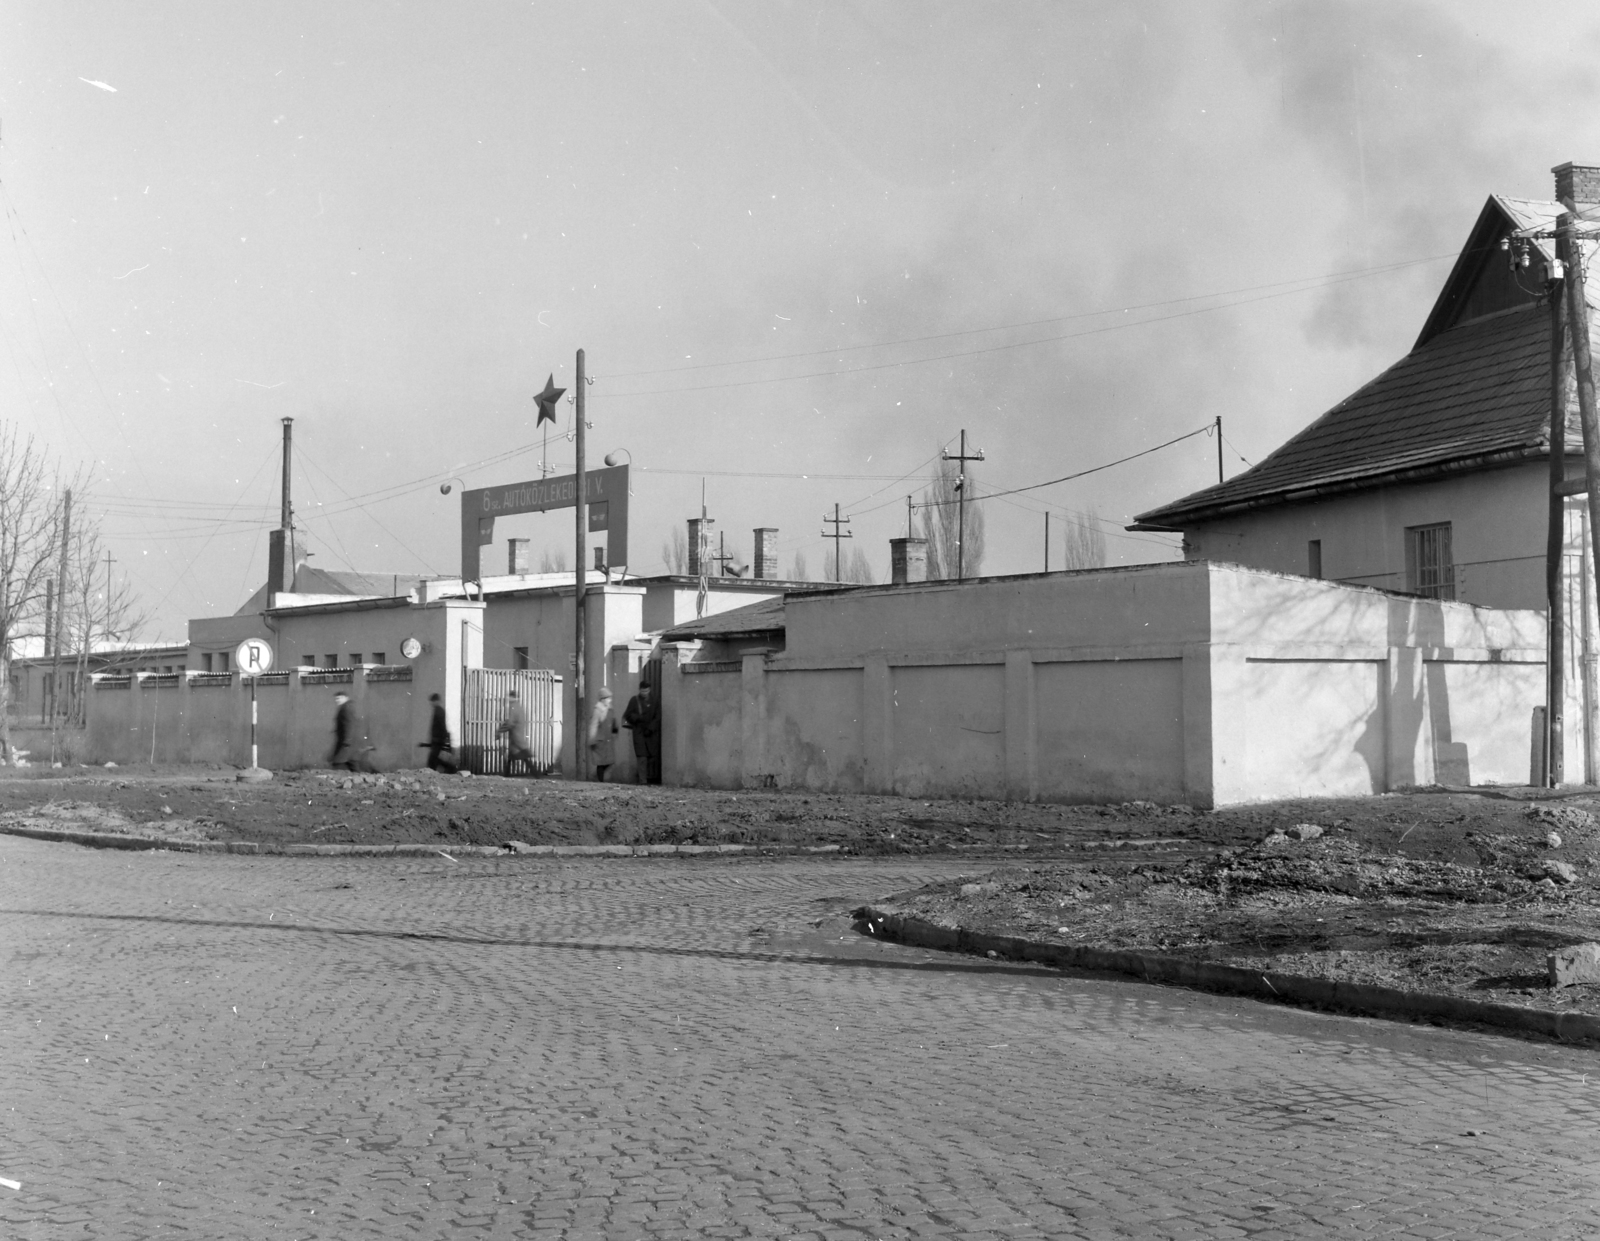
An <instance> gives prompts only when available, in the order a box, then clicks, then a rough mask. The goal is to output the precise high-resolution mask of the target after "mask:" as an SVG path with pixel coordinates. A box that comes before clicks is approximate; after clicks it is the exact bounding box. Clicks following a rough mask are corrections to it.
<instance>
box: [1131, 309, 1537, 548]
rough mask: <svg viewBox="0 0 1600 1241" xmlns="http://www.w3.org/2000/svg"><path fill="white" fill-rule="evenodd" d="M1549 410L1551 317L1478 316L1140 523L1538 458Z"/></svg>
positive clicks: (1164, 525)
mask: <svg viewBox="0 0 1600 1241" xmlns="http://www.w3.org/2000/svg"><path fill="white" fill-rule="evenodd" d="M1549 408H1550V315H1549V312H1548V310H1547V309H1545V308H1542V307H1539V306H1536V305H1532V306H1526V307H1519V308H1517V309H1514V310H1507V311H1502V312H1501V313H1499V314H1493V315H1488V316H1486V317H1484V318H1480V319H1474V320H1471V321H1470V322H1467V323H1464V324H1462V325H1461V326H1459V327H1455V328H1451V329H1450V330H1449V331H1446V332H1441V333H1440V334H1439V335H1437V336H1435V337H1433V338H1432V339H1431V340H1429V341H1428V342H1427V343H1426V344H1424V345H1422V346H1420V347H1418V348H1417V349H1415V350H1413V351H1412V352H1411V353H1410V354H1408V355H1406V357H1404V358H1402V359H1401V360H1400V361H1399V362H1397V363H1395V365H1393V366H1391V367H1390V368H1389V369H1388V370H1386V371H1384V372H1383V374H1381V375H1379V376H1378V377H1377V378H1376V379H1374V380H1372V382H1370V383H1369V384H1367V385H1366V386H1365V387H1363V388H1361V389H1360V390H1358V391H1357V392H1355V393H1353V394H1352V395H1350V396H1348V397H1346V398H1345V399H1344V400H1343V401H1341V402H1340V403H1339V404H1338V405H1335V406H1334V407H1333V408H1332V409H1330V410H1329V411H1328V412H1327V413H1325V414H1323V415H1322V417H1320V418H1318V419H1317V420H1316V421H1315V422H1313V423H1312V424H1311V425H1310V426H1309V427H1307V428H1306V429H1305V430H1304V431H1301V432H1300V434H1298V435H1296V436H1295V437H1294V438H1293V439H1291V440H1289V442H1288V443H1286V444H1284V445H1283V447H1281V448H1279V449H1278V450H1277V451H1276V452H1274V453H1273V454H1272V455H1271V456H1269V457H1267V458H1266V459H1265V460H1263V461H1262V462H1261V463H1260V464H1258V465H1256V466H1253V467H1252V468H1251V469H1249V470H1247V471H1245V472H1244V473H1243V474H1240V475H1238V476H1237V477H1235V478H1230V479H1228V480H1227V481H1226V482H1224V483H1220V484H1218V485H1217V486H1214V487H1207V488H1206V489H1205V490H1203V491H1197V492H1195V493H1194V494H1192V495H1188V496H1185V497H1184V498H1183V499H1181V500H1177V501H1174V502H1173V503H1171V504H1168V505H1164V506H1163V507H1161V508H1157V509H1152V510H1151V511H1149V512H1147V513H1141V514H1140V515H1139V516H1138V517H1137V518H1135V519H1134V520H1135V523H1136V524H1135V525H1134V526H1133V527H1132V528H1133V529H1175V528H1180V529H1181V528H1182V527H1183V526H1184V525H1185V524H1188V523H1192V522H1194V521H1196V520H1203V519H1205V518H1207V517H1211V516H1216V515H1220V514H1221V513H1222V512H1229V511H1238V510H1239V509H1243V508H1255V507H1260V506H1263V505H1267V504H1273V503H1281V502H1283V501H1286V500H1292V499H1294V498H1297V493H1301V494H1304V493H1308V492H1314V491H1318V490H1330V489H1331V490H1345V489H1353V488H1355V487H1358V486H1361V485H1364V484H1371V483H1376V482H1378V481H1380V480H1381V479H1383V478H1385V477H1386V476H1391V475H1396V474H1403V473H1407V472H1411V471H1418V470H1429V469H1436V470H1439V471H1441V472H1442V471H1445V470H1448V469H1450V468H1452V467H1453V466H1454V467H1458V468H1459V467H1469V466H1470V465H1471V464H1473V463H1475V462H1480V461H1483V460H1484V459H1485V458H1490V457H1492V456H1494V455H1496V454H1510V455H1511V456H1512V457H1515V456H1517V455H1527V454H1532V453H1538V452H1541V451H1542V450H1543V448H1544V447H1545V437H1546V428H1547V427H1548V425H1549Z"/></svg>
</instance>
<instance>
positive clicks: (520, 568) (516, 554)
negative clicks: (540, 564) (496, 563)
mask: <svg viewBox="0 0 1600 1241" xmlns="http://www.w3.org/2000/svg"><path fill="white" fill-rule="evenodd" d="M530 541H531V540H529V539H507V540H506V551H507V553H508V554H507V556H506V572H507V573H526V572H528V544H529V542H530Z"/></svg>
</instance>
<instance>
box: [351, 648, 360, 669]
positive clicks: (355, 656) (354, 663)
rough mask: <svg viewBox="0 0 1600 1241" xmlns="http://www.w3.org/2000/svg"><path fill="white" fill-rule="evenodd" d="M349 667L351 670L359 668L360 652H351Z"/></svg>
mask: <svg viewBox="0 0 1600 1241" xmlns="http://www.w3.org/2000/svg"><path fill="white" fill-rule="evenodd" d="M350 666H351V667H352V668H359V667H361V652H360V651H352V652H351V653H350Z"/></svg>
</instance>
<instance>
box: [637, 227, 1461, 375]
mask: <svg viewBox="0 0 1600 1241" xmlns="http://www.w3.org/2000/svg"><path fill="white" fill-rule="evenodd" d="M1441 257H1449V256H1441ZM1435 261H1437V260H1436V259H1413V260H1411V261H1410V263H1409V264H1397V265H1396V266H1395V267H1394V268H1390V269H1386V270H1397V269H1398V268H1399V267H1402V266H1408V265H1412V264H1418V263H1428V262H1435ZM1367 274H1371V273H1363V274H1361V275H1355V276H1347V277H1344V278H1343V279H1338V280H1329V281H1327V282H1325V283H1324V284H1320V285H1308V286H1307V287H1305V288H1301V289H1289V290H1286V291H1282V292H1277V293H1263V294H1262V295H1261V296H1260V297H1246V298H1240V299H1239V300H1237V301H1232V302H1223V303H1221V304H1219V305H1216V306H1200V307H1196V308H1195V309H1193V310H1180V311H1177V312H1176V313H1174V314H1170V315H1155V316H1152V317H1150V318H1145V319H1135V320H1132V321H1130V322H1127V323H1108V324H1105V325H1103V326H1101V327H1095V328H1088V329H1086V330H1085V331H1081V332H1062V333H1058V334H1056V335H1053V336H1041V337H1037V338H1035V339H1033V340H1019V341H1010V342H1007V343H1005V344H1001V345H986V346H984V347H983V348H980V349H964V350H961V351H959V352H957V353H937V354H932V355H930V356H928V357H925V358H905V359H902V360H900V361H896V362H874V363H870V364H868V365H865V366H848V367H839V368H836V369H834V370H827V371H807V372H805V373H804V374H800V375H777V376H773V377H772V378H768V379H738V380H730V381H728V382H726V383H712V384H696V385H693V386H691V387H685V388H651V389H648V390H645V391H642V392H611V393H607V394H606V395H607V396H608V397H610V398H612V399H623V398H627V397H635V396H675V395H678V394H680V393H685V392H709V391H712V390H714V389H721V388H748V387H753V386H756V385H758V384H771V383H791V382H794V381H796V380H801V379H825V378H830V377H832V376H835V375H859V374H864V373H867V372H869V371H882V370H892V369H893V368H895V367H900V366H920V365H922V364H924V363H927V362H947V361H952V360H955V359H959V358H973V357H978V356H980V355H982V354H987V353H1001V352H1004V351H1006V350H1009V349H1026V348H1029V347H1031V346H1033V345H1048V344H1054V343H1058V342H1060V341H1064V340H1077V339H1080V338H1082V337H1085V336H1098V335H1102V334H1104V333H1106V332H1120V331H1123V330H1125V329H1127V328H1132V327H1144V326H1147V325H1148V324H1152V323H1165V322H1167V321H1168V320H1171V319H1184V318H1188V317H1189V316H1191V315H1204V314H1210V313H1212V312H1213V311H1218V310H1231V309H1234V308H1236V307H1239V306H1248V305H1251V304H1253V303H1255V302H1265V301H1272V300H1274V299H1276V298H1280V297H1289V296H1291V295H1293V294H1296V293H1309V292H1313V291H1314V290H1316V289H1321V288H1331V287H1333V286H1335V285H1340V284H1347V283H1349V282H1350V281H1353V280H1361V279H1365V277H1366V275H1367Z"/></svg>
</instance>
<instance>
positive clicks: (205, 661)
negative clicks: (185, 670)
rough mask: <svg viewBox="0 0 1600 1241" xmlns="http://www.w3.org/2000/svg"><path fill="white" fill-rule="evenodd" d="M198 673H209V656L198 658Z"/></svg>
mask: <svg viewBox="0 0 1600 1241" xmlns="http://www.w3.org/2000/svg"><path fill="white" fill-rule="evenodd" d="M200 671H201V672H210V671H211V656H209V655H202V656H200Z"/></svg>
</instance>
